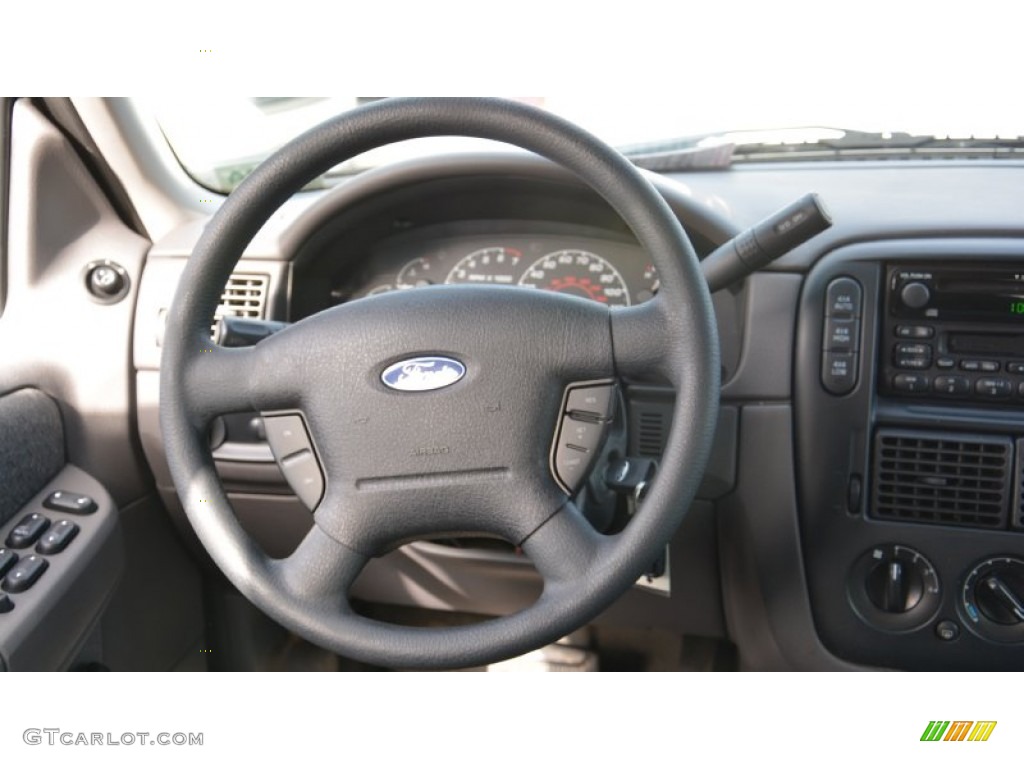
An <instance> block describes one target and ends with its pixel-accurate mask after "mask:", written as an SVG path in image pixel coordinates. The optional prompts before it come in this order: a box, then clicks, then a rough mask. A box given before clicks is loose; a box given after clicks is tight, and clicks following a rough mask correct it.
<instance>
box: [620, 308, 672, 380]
mask: <svg viewBox="0 0 1024 768" xmlns="http://www.w3.org/2000/svg"><path fill="white" fill-rule="evenodd" d="M670 322H671V320H670V318H669V316H668V313H667V312H666V311H665V307H664V300H663V299H661V297H660V296H656V297H655V298H654V299H652V300H651V301H647V302H644V303H643V304H636V305H634V306H632V307H623V308H620V309H616V310H615V311H614V312H612V313H611V332H612V347H613V350H614V358H615V371H616V373H617V374H618V375H619V376H623V377H626V378H631V377H637V378H650V377H651V376H652V374H653V375H660V376H661V377H667V376H669V375H670V373H671V369H670V367H669V365H668V362H669V360H670V358H671V352H672V350H671V348H670V346H669V345H670V343H671V340H672V338H673V336H674V334H673V333H672V329H671V328H669V327H668V324H669V323H670Z"/></svg>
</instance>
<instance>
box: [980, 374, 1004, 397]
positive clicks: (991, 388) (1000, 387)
mask: <svg viewBox="0 0 1024 768" xmlns="http://www.w3.org/2000/svg"><path fill="white" fill-rule="evenodd" d="M974 391H975V392H977V393H978V394H979V395H982V396H983V397H1009V396H1010V395H1011V394H1012V393H1013V385H1012V384H1010V382H1009V381H1007V380H1006V379H994V378H987V379H978V380H977V381H976V382H974Z"/></svg>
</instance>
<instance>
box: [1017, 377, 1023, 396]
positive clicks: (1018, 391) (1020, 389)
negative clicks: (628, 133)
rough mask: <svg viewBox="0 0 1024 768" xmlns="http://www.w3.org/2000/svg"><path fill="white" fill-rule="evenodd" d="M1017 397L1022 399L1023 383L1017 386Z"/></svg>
mask: <svg viewBox="0 0 1024 768" xmlns="http://www.w3.org/2000/svg"><path fill="white" fill-rule="evenodd" d="M1017 396H1018V397H1024V381H1022V382H1021V383H1020V384H1018V385H1017Z"/></svg>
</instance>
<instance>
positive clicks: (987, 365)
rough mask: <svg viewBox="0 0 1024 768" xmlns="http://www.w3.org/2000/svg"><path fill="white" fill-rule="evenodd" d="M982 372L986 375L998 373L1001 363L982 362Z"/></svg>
mask: <svg viewBox="0 0 1024 768" xmlns="http://www.w3.org/2000/svg"><path fill="white" fill-rule="evenodd" d="M981 370H982V371H984V372H985V373H995V372H996V371H998V370H999V363H997V362H996V361H995V360H982V361H981Z"/></svg>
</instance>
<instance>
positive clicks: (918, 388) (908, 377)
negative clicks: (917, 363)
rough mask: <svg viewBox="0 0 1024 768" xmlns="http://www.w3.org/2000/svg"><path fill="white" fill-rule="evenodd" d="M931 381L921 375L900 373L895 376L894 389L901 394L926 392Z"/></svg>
mask: <svg viewBox="0 0 1024 768" xmlns="http://www.w3.org/2000/svg"><path fill="white" fill-rule="evenodd" d="M929 383H930V382H929V379H928V377H927V376H923V375H921V374H919V373H898V374H896V375H895V376H893V379H892V388H893V389H895V390H898V391H900V392H925V391H926V390H927V389H928V384H929Z"/></svg>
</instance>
